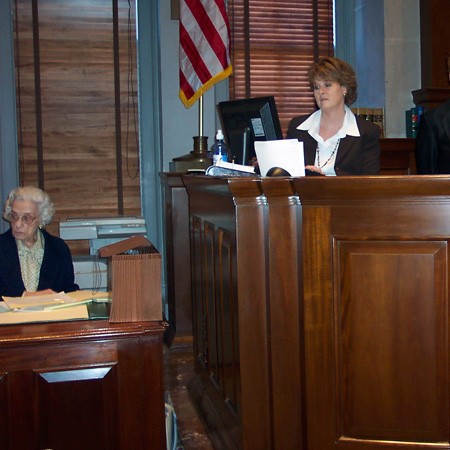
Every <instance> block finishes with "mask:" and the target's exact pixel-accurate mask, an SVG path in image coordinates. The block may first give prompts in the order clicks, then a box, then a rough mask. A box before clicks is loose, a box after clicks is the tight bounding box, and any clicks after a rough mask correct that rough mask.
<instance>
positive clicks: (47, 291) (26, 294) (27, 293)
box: [22, 289, 57, 297]
mask: <svg viewBox="0 0 450 450" xmlns="http://www.w3.org/2000/svg"><path fill="white" fill-rule="evenodd" d="M52 294H57V292H55V291H54V290H53V289H42V290H41V291H36V292H30V291H24V292H23V294H22V297H33V296H35V295H52Z"/></svg>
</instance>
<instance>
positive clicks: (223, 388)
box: [190, 197, 241, 449]
mask: <svg viewBox="0 0 450 450" xmlns="http://www.w3.org/2000/svg"><path fill="white" fill-rule="evenodd" d="M215 200H216V201H214V205H213V206H212V209H213V210H214V211H215V214H214V217H215V219H218V220H211V219H212V217H205V216H204V215H203V213H202V211H203V208H202V205H204V203H202V201H201V199H198V200H195V204H196V206H194V204H192V203H191V206H193V208H194V209H193V210H192V211H193V212H192V215H191V233H192V234H191V243H192V245H191V252H192V258H191V264H192V266H191V267H192V270H193V276H192V289H191V291H192V295H193V297H192V301H193V318H194V320H193V334H194V353H195V356H196V376H195V378H194V379H193V380H192V381H191V383H190V391H191V394H192V395H193V397H194V398H195V399H196V401H197V402H198V404H199V406H200V408H201V409H202V410H203V411H204V414H205V417H206V420H207V422H208V424H209V426H210V429H211V439H212V440H213V442H214V443H215V445H216V446H217V448H226V449H232V448H238V447H237V446H238V443H239V441H240V440H241V429H240V427H239V425H238V423H239V422H238V418H239V417H241V401H240V400H241V396H240V380H241V378H240V373H239V371H240V365H239V336H238V333H239V328H238V322H237V309H238V304H237V283H236V268H235V261H236V246H235V233H234V227H235V226H234V223H233V221H230V220H229V219H230V217H231V216H229V215H227V214H224V209H225V210H230V208H231V209H232V200H231V198H230V197H228V198H226V199H224V198H216V199H215ZM220 218H222V219H223V220H221V219H220Z"/></svg>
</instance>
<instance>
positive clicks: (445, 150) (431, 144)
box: [416, 100, 450, 175]
mask: <svg viewBox="0 0 450 450" xmlns="http://www.w3.org/2000/svg"><path fill="white" fill-rule="evenodd" d="M416 165H417V173H418V174H421V175H426V174H444V173H445V174H449V173H450V100H448V101H447V102H446V103H444V104H443V105H441V106H438V107H437V108H434V109H431V110H429V111H427V112H425V113H424V114H423V115H422V118H421V120H420V129H419V135H418V137H417V147H416Z"/></svg>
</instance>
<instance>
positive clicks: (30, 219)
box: [9, 212, 37, 225]
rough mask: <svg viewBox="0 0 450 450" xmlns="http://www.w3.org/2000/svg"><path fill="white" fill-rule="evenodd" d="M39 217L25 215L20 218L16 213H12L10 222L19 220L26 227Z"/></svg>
mask: <svg viewBox="0 0 450 450" xmlns="http://www.w3.org/2000/svg"><path fill="white" fill-rule="evenodd" d="M36 219H37V217H35V216H32V215H31V214H25V215H24V216H18V215H17V214H16V213H14V212H12V213H9V220H10V221H11V222H18V221H19V220H21V221H22V223H24V224H25V225H31V224H32V223H33V222H34V221H35V220H36Z"/></svg>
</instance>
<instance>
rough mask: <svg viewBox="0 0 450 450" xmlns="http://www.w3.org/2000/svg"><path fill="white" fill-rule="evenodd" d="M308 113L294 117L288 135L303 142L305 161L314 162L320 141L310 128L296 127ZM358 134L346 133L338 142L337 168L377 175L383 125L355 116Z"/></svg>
mask: <svg viewBox="0 0 450 450" xmlns="http://www.w3.org/2000/svg"><path fill="white" fill-rule="evenodd" d="M308 117H309V115H307V116H298V117H294V118H293V119H292V120H291V122H290V123H289V127H288V131H287V135H286V138H287V139H298V140H299V141H301V142H303V151H304V154H305V165H307V166H308V165H309V166H313V165H314V162H315V159H316V147H317V141H316V140H315V139H313V138H312V137H311V135H310V134H309V133H308V131H304V130H297V127H298V126H299V125H300V124H301V123H303V122H304V121H305V120H306V119H307V118H308ZM356 123H357V125H358V129H359V134H360V136H359V137H356V136H346V137H345V138H343V139H341V141H340V143H339V148H338V152H337V155H336V162H335V164H334V170H335V172H336V175H378V174H379V172H380V128H379V127H378V125H375V124H374V123H372V122H369V121H367V120H364V119H361V118H359V117H357V118H356Z"/></svg>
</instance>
